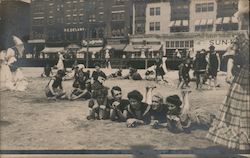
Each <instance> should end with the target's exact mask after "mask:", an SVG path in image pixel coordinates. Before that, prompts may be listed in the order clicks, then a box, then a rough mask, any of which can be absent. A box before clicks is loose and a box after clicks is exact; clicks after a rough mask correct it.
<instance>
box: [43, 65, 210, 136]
mask: <svg viewBox="0 0 250 158" xmlns="http://www.w3.org/2000/svg"><path fill="white" fill-rule="evenodd" d="M95 68H96V70H95V71H93V73H92V75H91V77H90V73H89V72H84V65H82V64H79V65H77V66H76V67H75V80H74V82H73V87H74V89H73V90H72V91H71V92H70V94H66V93H65V92H64V91H63V87H62V81H63V76H64V75H65V74H64V71H63V70H58V72H57V74H56V75H55V76H54V77H53V78H52V79H51V80H50V81H49V83H48V85H47V86H46V90H45V93H46V96H47V97H48V98H49V99H70V100H75V99H78V98H84V100H88V101H89V102H88V107H89V115H88V116H87V119H88V120H102V119H110V120H112V121H118V122H126V124H127V127H137V126H139V125H150V126H151V127H153V128H160V127H166V128H168V129H169V130H170V131H172V132H187V131H189V129H190V127H191V124H195V123H198V124H203V125H209V123H210V120H211V119H210V115H209V114H204V115H199V116H198V115H197V113H196V114H194V115H193V114H191V112H190V113H189V112H183V110H184V109H185V108H184V107H185V106H186V105H185V104H189V103H188V100H187V99H188V98H187V97H188V93H189V91H184V92H183V93H185V94H183V95H182V97H183V98H182V99H181V98H180V97H179V96H178V95H171V96H168V97H166V98H164V97H163V96H162V95H161V94H159V93H157V94H153V89H154V88H155V87H146V98H145V102H143V95H142V94H141V92H139V91H137V90H132V91H130V92H129V93H128V94H127V99H123V98H122V96H123V94H122V89H121V87H119V86H113V87H112V88H111V90H110V92H111V93H110V94H111V96H109V95H108V94H109V88H108V87H105V86H104V85H103V83H104V82H105V80H106V79H107V76H106V75H105V73H104V72H103V71H101V70H100V65H99V64H96V65H95ZM185 96H186V98H185ZM188 106H189V105H188ZM186 111H187V110H186Z"/></svg>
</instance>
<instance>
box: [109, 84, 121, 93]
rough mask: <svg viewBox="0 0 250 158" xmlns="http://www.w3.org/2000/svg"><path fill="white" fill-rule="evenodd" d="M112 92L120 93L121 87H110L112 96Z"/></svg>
mask: <svg viewBox="0 0 250 158" xmlns="http://www.w3.org/2000/svg"><path fill="white" fill-rule="evenodd" d="M114 91H122V89H121V87H119V86H114V87H112V89H111V94H112V95H113V94H114Z"/></svg>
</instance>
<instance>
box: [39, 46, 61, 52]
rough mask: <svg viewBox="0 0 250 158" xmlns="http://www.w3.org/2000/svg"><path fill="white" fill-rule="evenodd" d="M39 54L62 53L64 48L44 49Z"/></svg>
mask: <svg viewBox="0 0 250 158" xmlns="http://www.w3.org/2000/svg"><path fill="white" fill-rule="evenodd" d="M41 52H42V53H58V52H64V48H63V47H45V48H44V49H43V50H42V51H41Z"/></svg>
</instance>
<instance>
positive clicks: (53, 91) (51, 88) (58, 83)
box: [45, 70, 66, 99]
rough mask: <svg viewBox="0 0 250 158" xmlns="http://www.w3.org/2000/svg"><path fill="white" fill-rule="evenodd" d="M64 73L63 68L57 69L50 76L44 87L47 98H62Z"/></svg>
mask: <svg viewBox="0 0 250 158" xmlns="http://www.w3.org/2000/svg"><path fill="white" fill-rule="evenodd" d="M64 75H65V73H64V71H63V70H58V71H57V74H56V75H55V76H54V77H52V78H51V80H50V81H49V83H48V84H47V86H46V88H45V94H46V96H47V98H48V99H64V98H65V94H66V93H65V92H64V91H63V87H62V78H63V76H64Z"/></svg>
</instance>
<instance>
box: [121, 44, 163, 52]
mask: <svg viewBox="0 0 250 158" xmlns="http://www.w3.org/2000/svg"><path fill="white" fill-rule="evenodd" d="M161 47H162V45H145V46H144V45H127V46H126V47H125V49H124V52H141V51H143V50H144V51H147V50H148V51H159V50H160V49H161Z"/></svg>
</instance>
